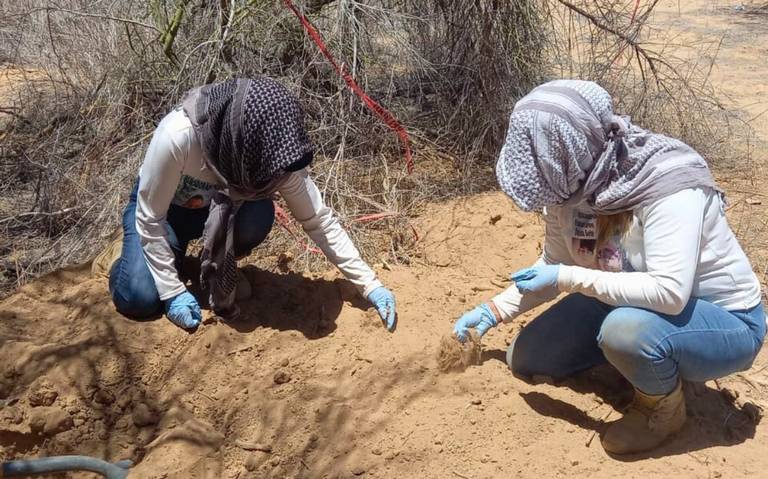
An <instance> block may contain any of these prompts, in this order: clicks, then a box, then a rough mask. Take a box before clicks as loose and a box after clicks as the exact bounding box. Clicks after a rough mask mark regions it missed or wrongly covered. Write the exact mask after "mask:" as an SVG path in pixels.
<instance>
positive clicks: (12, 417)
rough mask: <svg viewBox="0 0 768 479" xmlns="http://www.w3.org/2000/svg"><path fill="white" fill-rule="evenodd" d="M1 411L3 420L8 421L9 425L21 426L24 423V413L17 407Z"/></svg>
mask: <svg viewBox="0 0 768 479" xmlns="http://www.w3.org/2000/svg"><path fill="white" fill-rule="evenodd" d="M2 411H3V416H2V418H3V420H5V421H8V422H9V423H11V424H21V423H22V422H24V413H23V412H22V410H21V409H19V408H17V407H13V406H11V407H6V408H5V409H3V410H2Z"/></svg>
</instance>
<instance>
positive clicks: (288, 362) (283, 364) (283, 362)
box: [280, 358, 290, 367]
mask: <svg viewBox="0 0 768 479" xmlns="http://www.w3.org/2000/svg"><path fill="white" fill-rule="evenodd" d="M288 364H290V361H288V358H284V359H283V360H282V361H280V366H282V367H287V366H288Z"/></svg>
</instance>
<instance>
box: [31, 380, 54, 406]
mask: <svg viewBox="0 0 768 479" xmlns="http://www.w3.org/2000/svg"><path fill="white" fill-rule="evenodd" d="M57 397H59V393H58V392H56V390H54V389H53V386H51V385H50V384H48V383H42V384H41V385H40V386H39V387H38V388H37V389H36V390H34V391H32V393H30V395H29V398H28V400H29V405H30V406H32V407H41V406H51V405H52V404H53V403H54V402H55V401H56V398H57Z"/></svg>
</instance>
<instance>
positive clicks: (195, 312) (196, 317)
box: [165, 291, 203, 329]
mask: <svg viewBox="0 0 768 479" xmlns="http://www.w3.org/2000/svg"><path fill="white" fill-rule="evenodd" d="M165 315H166V316H167V317H168V319H170V320H171V322H172V323H173V324H175V325H176V326H178V327H180V328H184V329H195V328H196V327H198V326H200V322H201V321H202V320H203V313H201V312H200V305H199V304H197V300H196V299H195V297H194V296H192V294H190V292H189V291H184V292H183V293H181V294H178V295H176V296H174V297H173V298H171V299H167V300H165Z"/></svg>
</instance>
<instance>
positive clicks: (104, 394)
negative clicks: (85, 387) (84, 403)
mask: <svg viewBox="0 0 768 479" xmlns="http://www.w3.org/2000/svg"><path fill="white" fill-rule="evenodd" d="M93 400H94V401H95V402H97V403H99V404H103V405H105V406H108V405H110V404H112V403H113V402H115V395H114V394H112V393H111V392H109V391H107V390H105V389H99V390H98V391H96V393H95V394H94V395H93Z"/></svg>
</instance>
